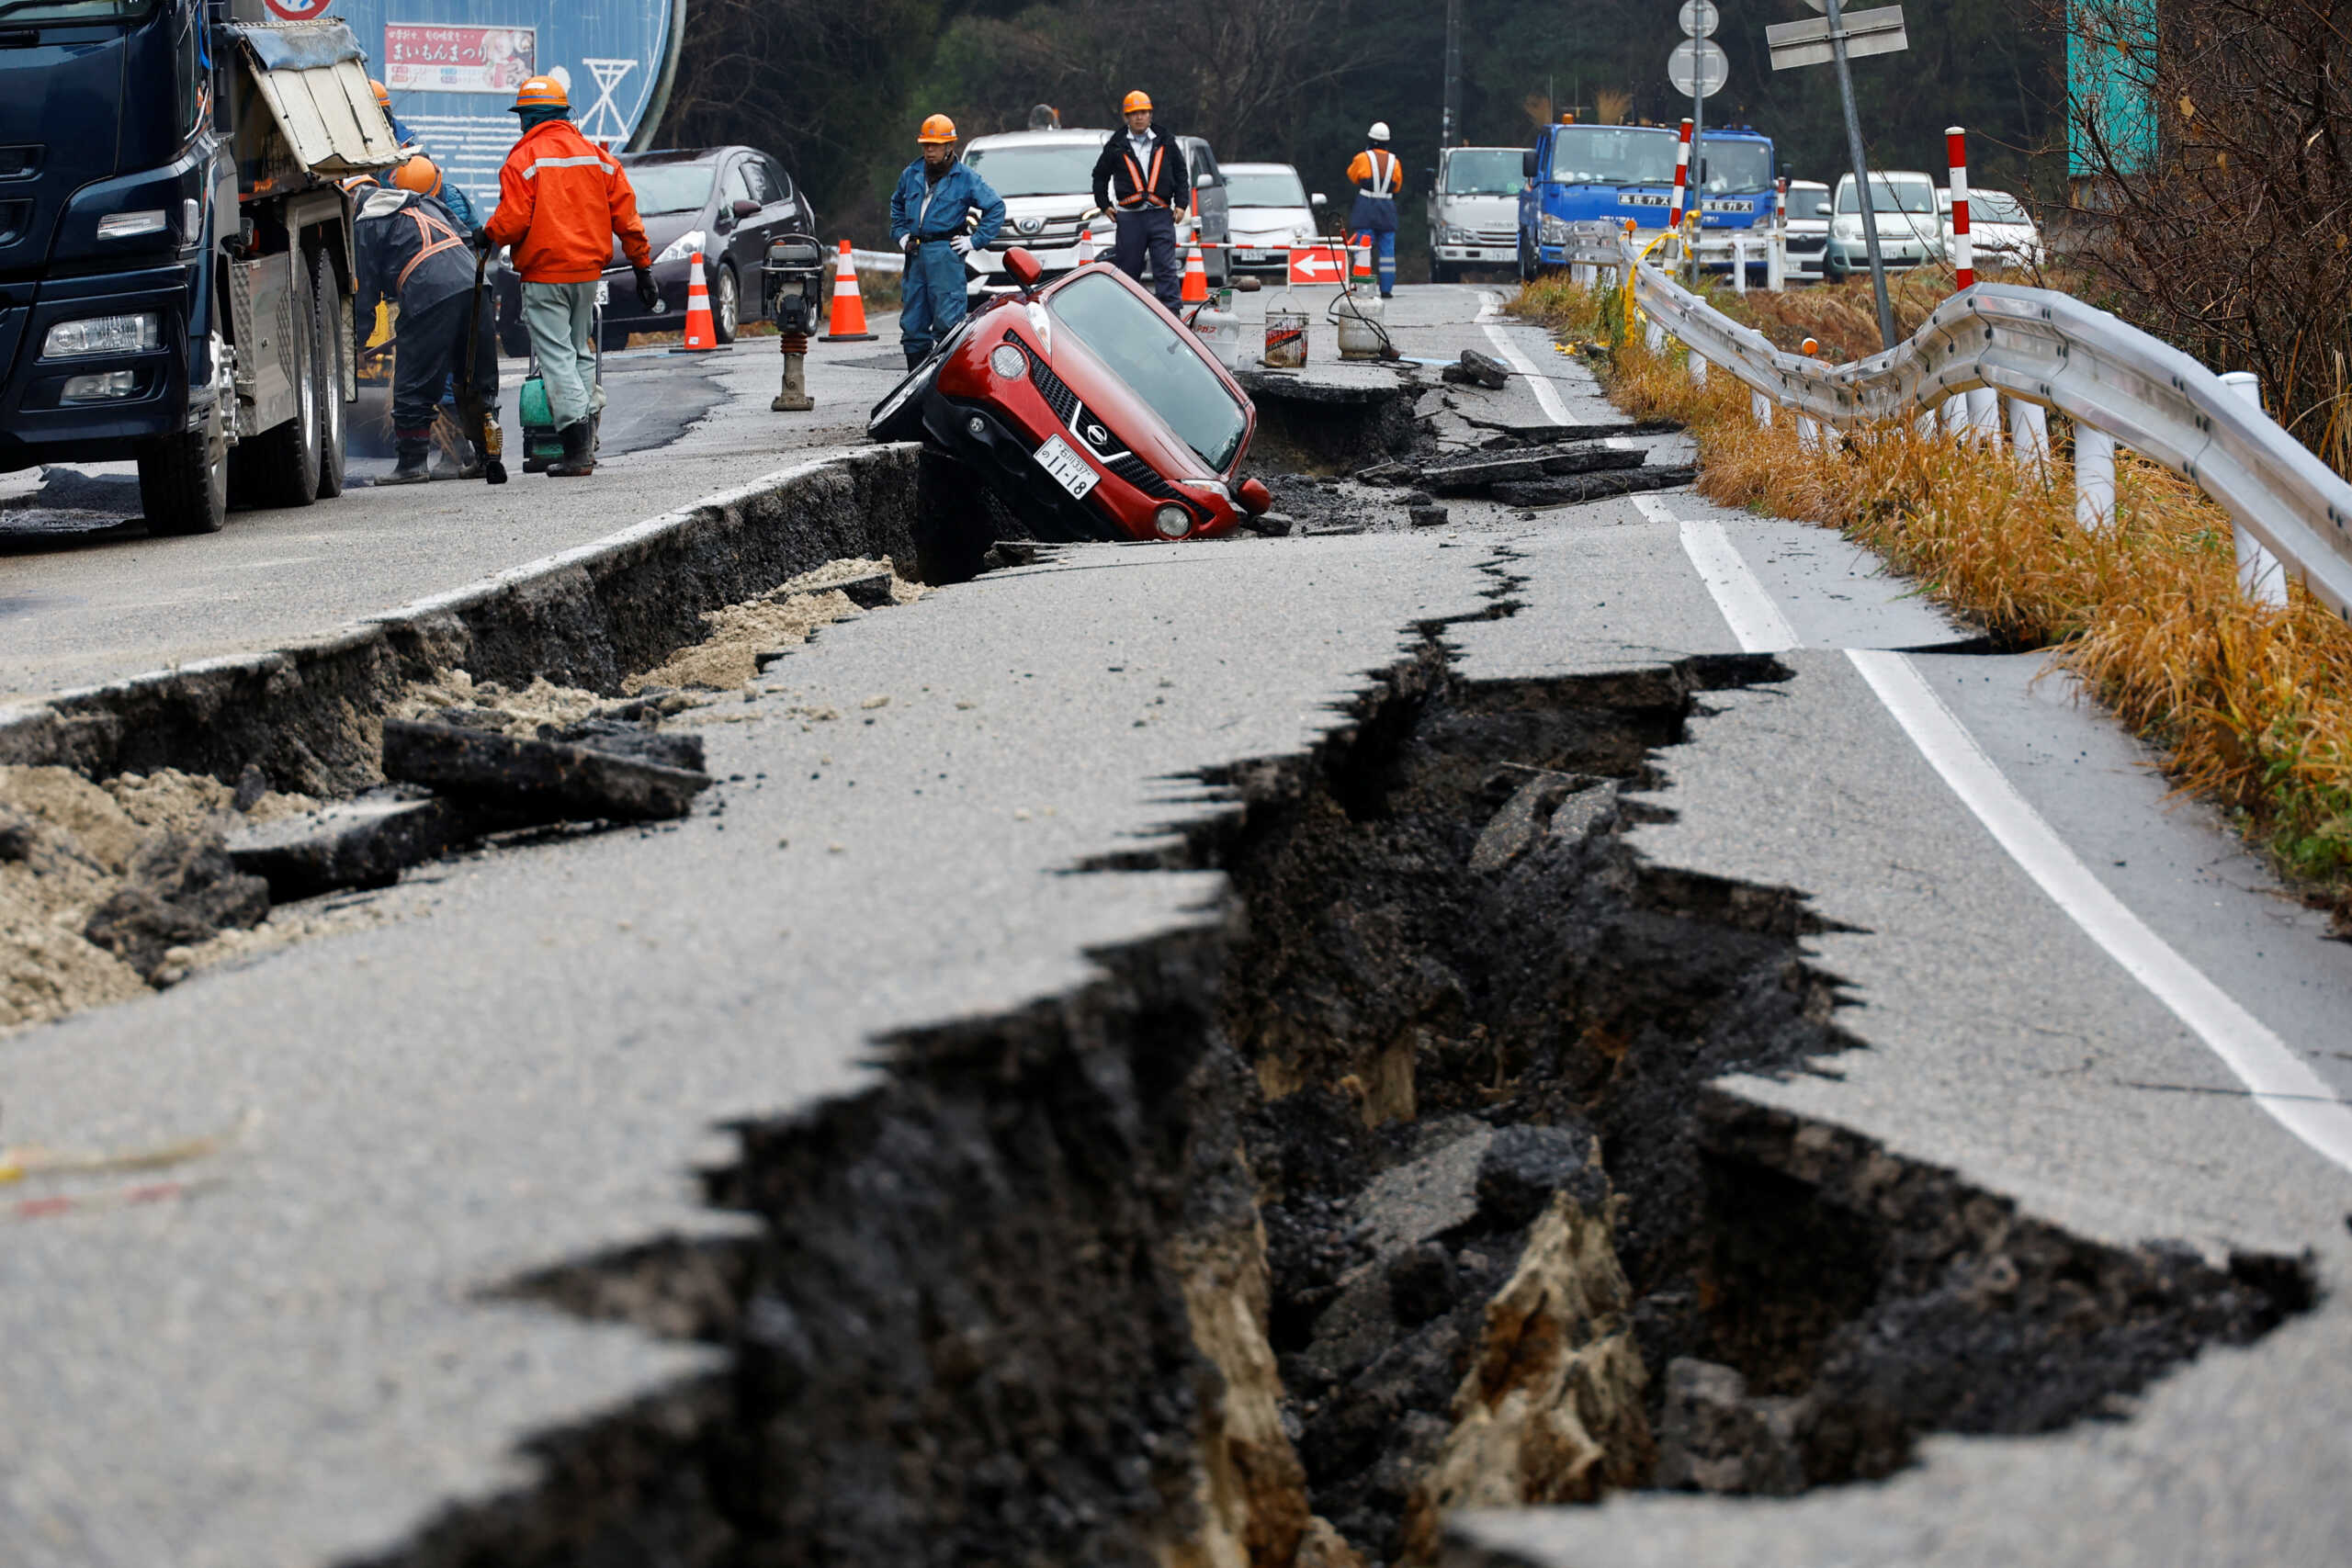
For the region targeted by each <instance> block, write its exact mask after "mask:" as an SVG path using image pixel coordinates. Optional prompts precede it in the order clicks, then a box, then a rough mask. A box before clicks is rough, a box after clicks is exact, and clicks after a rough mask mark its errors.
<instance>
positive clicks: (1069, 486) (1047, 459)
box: [1037, 435, 1102, 501]
mask: <svg viewBox="0 0 2352 1568" xmlns="http://www.w3.org/2000/svg"><path fill="white" fill-rule="evenodd" d="M1037 462H1038V464H1039V466H1041V467H1042V468H1044V469H1045V470H1046V472H1047V473H1049V474H1051V475H1053V476H1054V482H1055V483H1056V484H1058V485H1060V486H1061V487H1062V489H1064V490H1066V491H1069V493H1070V496H1071V498H1072V499H1073V500H1078V501H1083V500H1085V499H1086V492H1087V491H1091V490H1092V489H1093V488H1094V481H1095V480H1096V479H1100V478H1101V477H1102V476H1101V475H1099V474H1097V473H1096V472H1095V471H1094V469H1093V468H1091V466H1090V465H1089V464H1088V463H1087V461H1086V459H1085V458H1083V457H1080V456H1079V455H1078V451H1077V448H1075V447H1073V446H1070V444H1069V442H1067V441H1065V440H1063V439H1062V438H1061V437H1060V436H1058V435H1049V436H1047V437H1046V444H1045V445H1044V446H1040V447H1038V448H1037Z"/></svg>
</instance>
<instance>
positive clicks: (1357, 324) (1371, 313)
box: [1329, 290, 1388, 359]
mask: <svg viewBox="0 0 2352 1568" xmlns="http://www.w3.org/2000/svg"><path fill="white" fill-rule="evenodd" d="M1329 313H1330V316H1331V318H1332V320H1333V321H1337V322H1338V323H1339V328H1340V358H1342V359H1378V358H1380V357H1381V356H1382V353H1383V351H1384V350H1385V349H1386V348H1387V347H1388V333H1387V330H1386V322H1385V321H1384V320H1383V319H1382V316H1383V312H1382V310H1381V304H1380V297H1379V296H1378V295H1376V294H1374V293H1371V292H1370V291H1368V290H1367V291H1366V292H1363V293H1360V294H1359V293H1354V292H1350V293H1346V294H1342V295H1340V297H1339V298H1338V299H1334V300H1332V301H1331V309H1330V312H1329Z"/></svg>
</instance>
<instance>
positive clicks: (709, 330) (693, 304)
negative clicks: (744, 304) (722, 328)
mask: <svg viewBox="0 0 2352 1568" xmlns="http://www.w3.org/2000/svg"><path fill="white" fill-rule="evenodd" d="M721 346H723V345H722V344H720V343H719V341H718V322H716V321H712V320H711V319H710V286H709V285H708V284H707V283H705V282H704V281H703V277H702V253H701V252H700V251H696V252H695V262H694V267H693V270H691V271H690V272H688V273H687V274H686V341H685V342H684V343H683V344H680V345H679V346H677V347H676V348H673V349H672V350H671V351H670V352H671V353H673V354H711V353H715V352H717V351H718V349H719V348H720V347H721Z"/></svg>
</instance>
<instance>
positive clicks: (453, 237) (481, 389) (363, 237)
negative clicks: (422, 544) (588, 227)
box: [351, 157, 498, 484]
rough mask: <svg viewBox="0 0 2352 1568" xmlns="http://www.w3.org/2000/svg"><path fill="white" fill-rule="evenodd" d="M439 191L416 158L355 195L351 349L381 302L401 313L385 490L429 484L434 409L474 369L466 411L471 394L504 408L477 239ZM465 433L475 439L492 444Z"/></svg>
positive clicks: (428, 167)
mask: <svg viewBox="0 0 2352 1568" xmlns="http://www.w3.org/2000/svg"><path fill="white" fill-rule="evenodd" d="M440 184H441V175H440V172H439V171H438V170H436V169H435V168H434V166H433V164H432V161H431V160H430V159H426V158H422V157H418V158H411V159H410V160H409V161H408V162H407V163H405V164H401V166H400V167H399V168H398V169H397V170H395V171H394V172H393V174H392V183H391V184H390V186H381V185H379V184H377V183H376V182H374V181H369V182H368V183H367V184H366V185H364V186H358V187H357V188H356V189H355V190H354V191H353V195H354V196H355V197H357V210H356V216H355V217H354V219H353V221H352V225H351V232H352V241H353V245H352V248H353V251H354V254H355V255H356V259H357V262H358V283H359V286H358V288H357V289H356V291H355V294H354V297H353V299H352V312H351V315H352V326H353V336H354V347H355V348H359V349H360V351H361V352H362V353H363V354H364V352H365V349H364V347H362V346H361V345H364V344H365V343H366V341H367V338H368V333H369V331H370V329H372V328H373V326H374V325H375V321H376V306H377V303H378V301H379V300H384V301H390V303H391V304H393V305H396V306H398V307H399V308H400V320H399V322H398V325H397V326H396V328H395V329H394V330H395V333H396V337H395V339H394V346H395V347H396V348H397V349H398V351H399V352H398V355H397V356H396V357H395V358H394V360H393V362H392V440H393V444H394V449H395V451H396V452H397V453H398V455H399V458H400V461H399V464H398V466H396V467H395V468H393V469H392V472H391V474H390V476H389V477H388V478H386V479H378V480H377V481H376V482H377V483H378V484H417V483H421V482H423V481H424V479H428V478H430V477H431V476H430V474H428V473H427V472H426V468H427V465H428V462H429V460H430V458H431V457H432V452H433V418H434V411H435V409H436V408H438V407H439V405H440V402H441V398H442V394H443V392H444V390H445V389H447V386H448V384H449V378H450V377H451V376H453V375H454V376H459V377H462V376H464V375H465V374H466V369H467V367H468V366H469V364H470V365H471V367H472V369H473V381H472V383H471V385H470V387H469V388H467V387H461V388H460V389H459V391H458V405H459V407H461V408H462V407H465V406H467V402H468V397H467V393H468V392H469V391H470V392H471V393H472V395H473V396H474V397H475V398H478V399H479V400H480V406H481V408H484V409H495V408H497V406H498V345H497V343H496V341H495V339H494V338H493V337H492V330H491V328H492V322H491V310H490V300H489V297H488V296H487V295H486V294H481V293H480V292H478V291H477V290H476V288H475V287H474V257H473V251H472V248H471V246H470V245H469V238H470V237H469V235H468V233H467V232H466V231H464V230H462V229H460V228H459V227H458V223H457V220H456V219H454V218H452V217H451V216H450V214H449V209H447V208H446V207H444V206H442V205H441V203H440V201H439V200H438V199H436V198H435V196H434V195H433V192H434V190H435V188H436V187H438V186H440ZM469 333H470V334H472V335H471V342H470V344H469V339H468V334H469ZM468 434H469V435H470V436H472V437H473V438H474V439H475V440H476V441H477V442H480V441H481V440H483V439H484V438H485V437H484V434H483V433H481V432H471V431H469V433H468ZM477 460H480V455H478V457H477Z"/></svg>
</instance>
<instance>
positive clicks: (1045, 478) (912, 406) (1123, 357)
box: [866, 246, 1272, 542]
mask: <svg viewBox="0 0 2352 1568" xmlns="http://www.w3.org/2000/svg"><path fill="white" fill-rule="evenodd" d="M1003 276H1004V277H1005V279H1006V281H1007V282H1008V283H1009V284H1010V285H1012V288H1010V289H1008V290H1007V291H1006V292H1004V293H1002V294H998V295H996V296H995V297H994V298H992V299H989V300H988V301H987V302H986V303H984V304H982V305H981V306H980V307H979V308H978V310H975V311H974V312H973V313H972V314H970V315H968V316H967V317H966V318H965V319H964V320H963V321H962V322H960V323H959V324H958V325H957V326H956V330H955V331H954V332H953V333H949V334H948V336H947V338H946V340H945V341H944V342H943V343H942V344H940V345H939V346H938V347H937V348H936V349H934V350H933V352H932V354H931V355H930V357H929V358H927V359H925V360H924V361H923V362H922V364H921V365H920V366H917V367H915V369H914V370H913V371H912V372H910V374H909V375H908V376H907V378H906V379H905V380H903V381H901V382H899V385H898V386H897V387H896V388H894V389H892V390H891V392H890V394H889V396H888V397H886V398H884V399H883V400H881V401H880V402H879V403H876V405H875V407H874V412H873V415H872V417H871V419H870V420H869V421H868V422H867V424H866V430H867V433H868V434H871V435H872V436H873V437H874V438H875V439H876V440H877V441H911V440H918V439H921V440H924V441H928V442H929V443H931V444H932V445H933V446H934V447H936V448H937V449H939V450H941V451H943V452H944V453H946V454H947V455H948V456H949V457H954V458H956V459H957V460H959V461H961V462H962V463H964V464H965V465H966V466H967V467H968V468H970V469H972V470H973V472H974V473H975V474H977V475H978V478H979V479H980V481H981V482H982V483H983V484H984V485H986V486H987V488H988V491H989V494H991V495H992V496H994V497H995V499H996V500H997V501H998V502H1000V503H1001V504H1002V505H1003V506H1005V507H1006V508H1007V509H1009V510H1010V511H1011V512H1012V513H1013V514H1014V515H1015V516H1016V517H1017V518H1019V519H1020V521H1021V522H1022V523H1023V524H1024V525H1027V527H1028V528H1029V530H1030V531H1031V532H1032V533H1033V534H1034V535H1035V536H1037V537H1038V538H1041V539H1057V540H1082V539H1097V540H1114V541H1119V542H1127V541H1133V540H1159V539H1205V538H1212V537H1215V536H1217V535H1220V534H1227V533H1230V532H1232V530H1233V529H1234V527H1235V526H1236V525H1238V524H1239V523H1240V521H1241V519H1242V517H1243V515H1244V514H1245V513H1250V514H1254V513H1260V512H1263V511H1265V510H1266V509H1267V508H1268V507H1269V506H1271V505H1272V497H1271V496H1269V495H1268V494H1267V493H1266V487H1265V486H1264V485H1262V484H1261V483H1260V482H1259V481H1257V480H1256V479H1242V478H1241V473H1240V470H1241V460H1242V458H1243V457H1244V456H1245V455H1246V454H1247V453H1248V452H1249V450H1250V436H1251V434H1254V433H1255V431H1256V429H1257V423H1258V412H1257V409H1256V408H1255V407H1254V406H1253V405H1252V404H1251V403H1250V398H1249V395H1248V394H1247V393H1245V392H1244V391H1242V389H1241V387H1240V384H1239V383H1238V382H1237V381H1235V380H1234V378H1232V377H1231V376H1230V375H1228V374H1227V372H1226V369H1225V367H1223V366H1221V365H1219V364H1218V363H1217V362H1216V358H1215V357H1214V356H1213V355H1210V353H1209V352H1208V350H1207V349H1206V348H1204V346H1203V345H1202V344H1201V341H1200V340H1199V339H1198V338H1196V337H1194V336H1193V334H1192V333H1189V332H1187V331H1186V330H1185V329H1184V328H1183V327H1182V325H1180V324H1179V323H1178V321H1177V320H1176V318H1175V317H1173V316H1171V315H1170V314H1169V313H1168V311H1167V310H1164V309H1162V308H1161V306H1160V304H1159V301H1158V300H1157V299H1153V298H1152V297H1151V295H1150V293H1149V292H1148V290H1146V289H1145V288H1141V287H1140V286H1138V285H1137V284H1136V282H1135V281H1134V280H1133V279H1131V278H1129V277H1128V276H1126V275H1125V273H1122V272H1120V271H1119V270H1117V269H1116V268H1115V267H1107V266H1090V267H1081V268H1079V269H1077V270H1075V271H1072V272H1068V273H1065V274H1063V275H1062V276H1061V277H1060V278H1058V279H1057V280H1055V281H1053V282H1051V283H1047V282H1045V281H1044V276H1045V268H1044V266H1043V265H1042V264H1040V263H1039V262H1038V261H1037V259H1036V258H1035V256H1034V255H1032V254H1030V253H1029V252H1028V251H1027V250H1026V249H1023V248H1021V247H1018V246H1016V247H1015V248H1014V249H1012V250H1011V251H1008V252H1006V253H1005V254H1004V257H1003Z"/></svg>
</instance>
